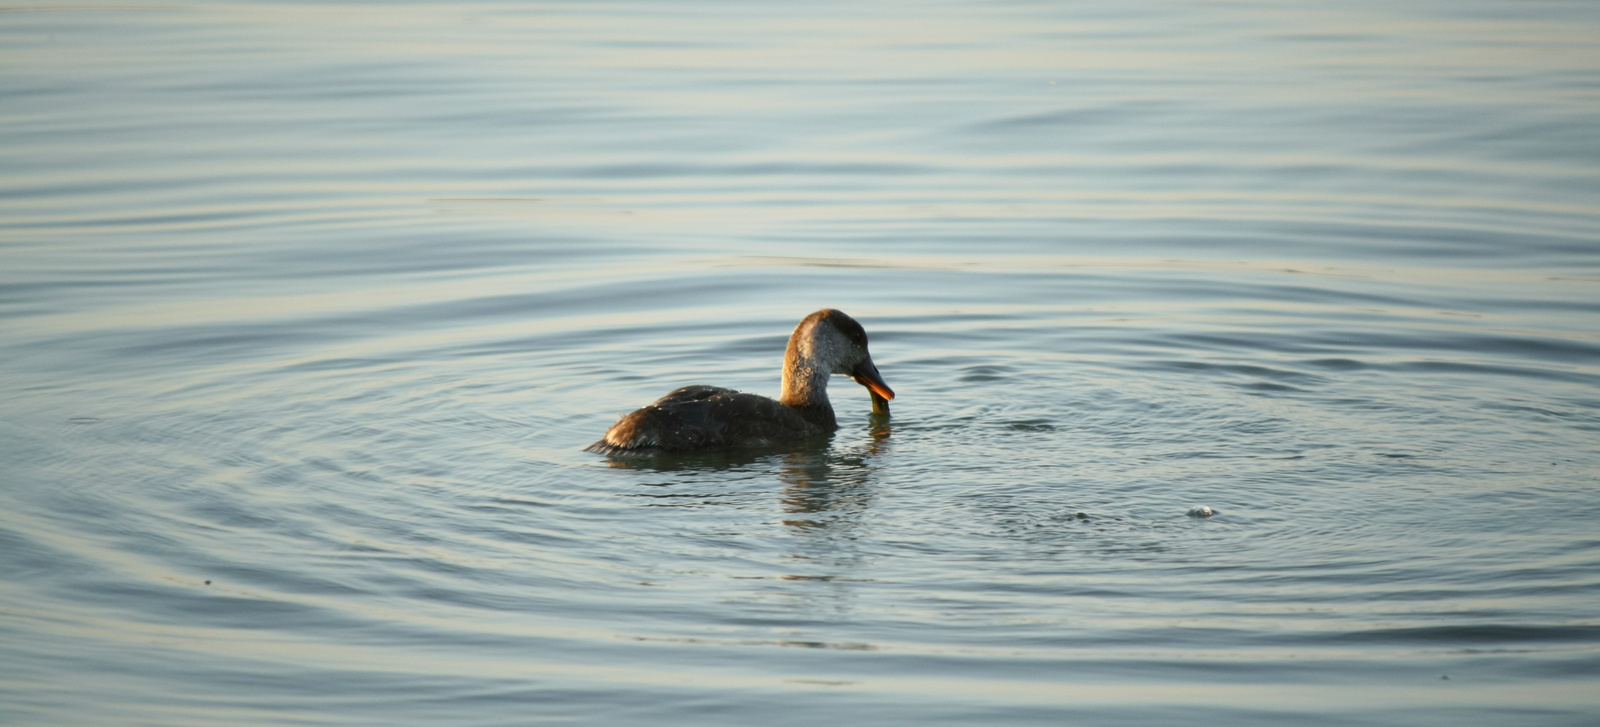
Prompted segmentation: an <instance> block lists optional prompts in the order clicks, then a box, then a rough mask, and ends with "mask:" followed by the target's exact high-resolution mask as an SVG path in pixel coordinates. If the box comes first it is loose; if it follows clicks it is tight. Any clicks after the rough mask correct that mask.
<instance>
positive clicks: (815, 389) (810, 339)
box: [586, 308, 894, 454]
mask: <svg viewBox="0 0 1600 727" xmlns="http://www.w3.org/2000/svg"><path fill="white" fill-rule="evenodd" d="M831 374H847V375H849V376H850V377H851V378H854V379H855V380H856V381H857V382H858V383H860V384H861V385H862V386H866V387H867V388H868V389H869V390H871V391H872V393H873V400H874V402H877V401H878V400H879V399H883V400H888V399H893V398H894V391H892V390H890V389H889V385H888V384H886V383H884V381H883V377H882V376H881V375H879V373H878V367H877V366H876V365H874V364H873V363H872V355H871V354H870V353H868V351H867V332H866V330H864V329H863V328H862V327H861V324H860V323H857V322H856V321H855V319H853V318H851V317H850V316H847V315H845V314H844V313H843V312H841V311H836V310H833V309H830V308H824V309H822V310H819V311H817V312H815V313H812V314H811V315H809V316H806V317H805V319H804V320H802V321H800V325H798V326H795V329H794V334H793V335H791V336H789V346H788V349H787V350H786V351H785V352H784V357H783V391H782V393H781V394H779V396H778V398H777V399H769V398H767V397H765V396H758V395H756V394H746V393H743V392H738V391H734V390H733V389H724V388H721V387H716V386H685V387H683V388H681V389H678V390H677V391H674V392H672V393H670V394H667V395H666V396H663V397H661V398H660V399H657V400H656V402H655V403H653V404H651V405H649V406H647V407H645V408H643V409H640V410H638V411H635V412H633V413H632V414H629V415H627V416H624V417H623V418H622V419H621V420H620V421H618V422H617V423H616V424H614V425H612V427H611V428H610V429H609V430H607V431H606V435H605V436H604V437H602V438H601V439H600V441H598V442H595V443H594V444H591V445H589V446H588V447H587V448H586V449H588V450H589V451H591V452H599V453H602V454H657V453H668V452H693V451H699V450H709V449H727V448H733V447H748V446H762V445H769V444H779V443H783V442H792V441H796V440H800V439H805V438H807V437H812V436H816V435H819V434H825V433H827V432H831V431H833V430H834V429H837V428H838V424H837V422H836V421H835V420H834V416H833V405H832V404H831V403H829V401H828V391H827V389H828V378H829V376H830V375H831ZM875 408H876V404H875ZM883 409H884V411H887V405H886V404H885V405H883Z"/></svg>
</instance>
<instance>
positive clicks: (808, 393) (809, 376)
mask: <svg viewBox="0 0 1600 727" xmlns="http://www.w3.org/2000/svg"><path fill="white" fill-rule="evenodd" d="M796 348H797V347H796V346H795V343H794V341H790V342H789V350H788V351H787V352H786V353H785V354H784V357H783V392H782V393H780V394H779V395H778V401H780V402H783V403H784V404H787V405H788V406H789V407H791V408H793V409H795V410H796V411H798V412H800V416H802V417H804V418H805V420H806V421H808V422H811V423H812V424H815V425H817V426H819V427H824V428H827V429H832V428H833V427H835V426H837V422H836V421H835V419H834V416H833V404H831V403H829V402H828V376H829V374H828V369H827V367H825V366H819V365H817V364H816V362H814V361H811V360H810V359H808V358H806V357H804V356H802V355H800V352H799V351H798V350H796Z"/></svg>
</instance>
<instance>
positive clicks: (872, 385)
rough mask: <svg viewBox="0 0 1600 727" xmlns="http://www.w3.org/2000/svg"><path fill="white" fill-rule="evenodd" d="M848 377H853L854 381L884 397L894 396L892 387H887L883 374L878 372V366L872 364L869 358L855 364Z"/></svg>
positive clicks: (891, 397)
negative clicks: (857, 364)
mask: <svg viewBox="0 0 1600 727" xmlns="http://www.w3.org/2000/svg"><path fill="white" fill-rule="evenodd" d="M850 378H852V379H855V380H856V383H858V384H860V385H862V386H865V387H867V388H868V389H871V390H872V393H874V394H877V395H878V396H881V397H883V398H884V399H893V398H894V389H891V388H889V385H888V384H886V383H884V382H883V376H882V375H881V374H879V373H878V367H877V366H874V365H872V361H870V360H868V361H867V362H866V363H863V364H861V365H860V366H857V367H856V370H855V371H852V372H850Z"/></svg>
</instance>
